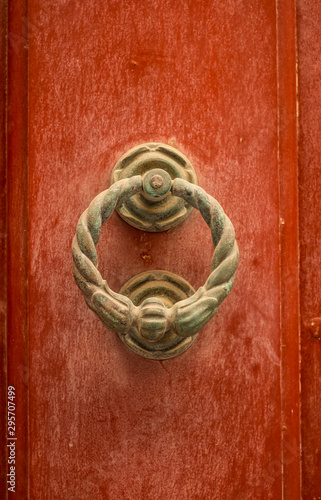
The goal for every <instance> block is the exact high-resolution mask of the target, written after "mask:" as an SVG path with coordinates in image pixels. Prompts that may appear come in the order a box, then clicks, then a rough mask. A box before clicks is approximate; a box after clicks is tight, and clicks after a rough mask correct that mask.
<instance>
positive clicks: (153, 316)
mask: <svg viewBox="0 0 321 500" xmlns="http://www.w3.org/2000/svg"><path fill="white" fill-rule="evenodd" d="M141 308H142V309H141V317H140V320H139V330H140V334H141V336H142V337H143V338H144V339H146V340H148V341H149V342H157V341H159V340H161V339H162V338H163V337H164V334H165V332H166V329H167V319H166V307H165V305H164V302H162V301H161V300H160V299H157V298H156V297H152V298H150V299H146V300H144V302H143V303H142V305H141Z"/></svg>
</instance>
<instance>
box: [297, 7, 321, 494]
mask: <svg viewBox="0 0 321 500" xmlns="http://www.w3.org/2000/svg"><path fill="white" fill-rule="evenodd" d="M297 4H298V12H297V26H298V56H299V103H300V114H299V116H300V122H299V123H300V141H299V193H300V198H299V200H300V202H299V211H300V212H299V213H300V251H301V267H300V269H301V272H300V283H301V296H300V299H301V346H302V347H301V357H302V360H301V387H302V392H301V395H302V399H301V414H302V477H303V480H302V498H304V499H310V498H316V499H319V498H321V476H320V470H321V430H320V429H321V415H320V408H321V340H320V337H321V286H320V283H321V271H320V262H321V251H320V244H319V241H320V237H321V230H320V213H321V194H320V193H321V148H320V140H319V139H320V134H321V120H320V116H321V95H320V81H321V64H320V53H321V40H320V26H321V7H320V4H319V3H318V2H312V1H309V0H298V2H297Z"/></svg>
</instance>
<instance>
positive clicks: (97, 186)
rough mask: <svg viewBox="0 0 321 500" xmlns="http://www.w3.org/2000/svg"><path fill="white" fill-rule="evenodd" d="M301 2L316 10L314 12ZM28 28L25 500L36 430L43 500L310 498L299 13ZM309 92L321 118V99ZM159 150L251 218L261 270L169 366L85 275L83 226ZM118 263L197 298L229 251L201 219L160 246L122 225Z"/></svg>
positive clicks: (13, 55)
mask: <svg viewBox="0 0 321 500" xmlns="http://www.w3.org/2000/svg"><path fill="white" fill-rule="evenodd" d="M299 3H300V6H305V8H306V9H310V6H308V0H300V1H299ZM310 3H311V2H310ZM15 5H16V7H15V8H13V6H12V5H11V7H10V9H11V11H10V12H11V14H9V26H10V22H11V28H10V30H11V31H12V32H13V33H18V32H19V31H17V30H20V32H21V30H22V29H23V26H22V24H23V23H22V21H21V19H23V18H24V14H25V12H26V3H24V2H22V0H21V1H19V2H17V3H16V4H15ZM300 8H303V7H300ZM305 15H306V14H305ZM10 19H11V21H10ZM304 19H305V18H303V17H300V9H299V11H298V20H299V27H300V26H301V28H300V29H301V32H300V30H299V57H302V58H303V57H304V59H303V63H302V64H303V66H302V68H303V69H302V70H301V72H302V74H304V72H305V71H306V75H307V76H306V79H307V80H306V85H307V82H308V78H309V75H311V72H313V71H314V66H313V63H312V56H309V52H308V49H309V48H311V45H308V46H307V45H305V43H306V42H305V41H304V40H305V35H302V38H300V36H301V35H300V33H305V32H304V29H308V28H304V26H306V25H303V22H304V21H303V20H304ZM19 20H20V21H19ZM29 20H30V25H29V56H28V74H29V81H28V82H27V79H26V78H27V71H26V62H27V51H26V52H23V51H22V46H19V51H18V52H16V51H15V50H12V48H11V52H9V56H10V57H9V73H8V74H9V81H8V84H9V88H10V94H9V95H8V103H9V107H8V114H9V116H8V117H9V123H11V124H12V126H15V129H14V130H15V133H11V134H9V137H8V139H9V143H8V144H9V147H8V160H9V165H10V166H11V165H13V164H14V166H15V169H14V170H13V169H12V168H9V169H8V183H9V186H8V210H9V215H10V218H9V226H8V238H9V241H8V250H9V258H8V326H9V344H8V354H9V360H11V361H10V364H9V378H10V377H12V378H14V380H15V382H14V383H15V384H17V387H18V390H19V398H20V401H21V407H20V410H19V411H20V414H19V416H18V418H19V419H20V420H19V422H20V424H19V425H20V426H21V427H20V430H19V433H20V434H19V436H20V439H21V441H20V443H21V448H20V449H21V451H20V455H19V459H18V460H19V474H18V483H19V488H21V495H20V496H21V498H27V488H28V481H27V478H28V471H27V464H28V459H27V434H28V429H29V432H30V446H29V453H30V463H29V467H30V469H29V478H30V483H29V497H30V498H31V499H37V500H38V499H44V500H46V499H48V500H49V499H50V500H51V499H55V498H57V499H60V498H62V497H63V498H70V499H77V500H79V499H87V498H97V499H106V498H109V499H112V500H113V499H117V500H118V499H127V498H128V499H133V498H142V499H153V500H154V499H157V498H162V499H164V500H167V499H173V498H179V499H182V500H184V499H186V500H187V499H188V500H190V499H191V498H193V499H200V500H201V499H202V500H203V499H212V498H213V499H222V500H225V499H229V500H230V499H231V500H241V499H242V500H244V499H253V498H255V499H256V498H257V499H260V498H262V499H273V500H274V499H279V498H280V499H281V498H284V499H288V500H296V499H299V498H300V429H299V423H300V422H299V406H298V405H299V363H298V361H299V357H298V354H299V349H298V339H299V337H298V320H299V316H298V298H299V295H298V294H299V286H298V285H299V281H298V232H297V229H298V228H297V224H298V213H297V207H298V198H297V192H298V190H297V180H296V178H297V177H296V173H297V147H296V142H297V129H296V124H297V123H296V81H295V77H296V73H295V62H296V59H295V58H296V43H295V3H294V1H292V0H286V1H284V2H280V1H278V2H277V4H276V5H275V4H274V2H270V1H269V0H265V1H263V2H257V1H256V0H249V1H247V2H240V1H236V0H228V1H226V2H220V3H217V2H214V1H209V0H198V1H195V0H194V1H193V2H191V1H190V2H189V1H188V2H186V1H183V0H182V1H180V0H179V1H177V2H170V1H169V0H163V1H162V2H160V1H159V0H153V1H152V2H147V0H146V1H145V0H143V1H142V0H137V1H136V0H135V1H132V2H112V1H109V2H103V1H101V0H97V1H96V2H89V1H88V2H76V1H73V0H71V1H68V2H57V1H53V0H48V1H46V2H40V0H35V1H34V2H32V4H31V5H29ZM19 22H20V24H19ZM300 23H301V24H300ZM302 30H303V31H302ZM20 32H19V33H20ZM21 33H22V32H21ZM21 36H22V35H21ZM24 36H26V35H24ZM311 36H312V35H311ZM310 43H311V38H310ZM300 44H301V45H300ZM24 50H26V49H24ZM311 50H312V49H311ZM300 54H301V55H300ZM303 54H304V56H303ZM17 75H19V78H18V76H17ZM301 78H303V77H302V76H301ZM303 81H304V80H303ZM27 88H28V101H27V97H26V89H27ZM306 88H311V89H312V90H314V92H315V93H314V94H313V96H314V99H317V98H318V97H317V94H316V92H317V91H316V88H317V87H316V86H313V85H312V86H311V87H306ZM300 92H301V94H300V95H301V96H302V100H303V114H302V118H301V122H300V124H301V127H302V130H305V131H309V130H310V123H311V120H312V122H313V123H315V121H316V118H315V117H316V114H314V113H316V112H317V111H313V112H312V111H310V110H311V106H312V104H311V100H310V97H311V94H309V93H308V91H306V93H305V91H302V90H301V91H300ZM27 102H28V109H29V117H28V127H29V128H28V129H27V122H26V106H27ZM313 102H314V101H313ZM318 102H319V101H318ZM311 112H312V115H311V114H310V113H311ZM304 113H305V114H304ZM27 130H28V141H27ZM305 133H307V132H305ZM148 141H159V142H164V143H169V144H172V145H174V146H175V147H177V148H178V149H180V150H181V151H182V152H183V153H184V154H186V155H187V156H188V158H189V159H191V161H192V163H193V165H194V168H195V170H196V172H197V175H198V180H199V184H200V185H201V186H202V187H203V188H204V189H205V190H206V191H207V192H208V193H210V194H213V195H214V197H215V198H217V199H218V200H219V201H220V203H222V206H223V207H224V210H225V211H226V213H227V215H228V216H229V217H230V218H231V220H232V222H233V225H234V227H235V229H236V236H237V240H238V242H239V247H240V255H241V260H240V265H239V271H238V276H237V280H236V284H235V287H234V289H233V291H232V292H231V295H230V297H229V300H228V301H226V303H224V305H222V308H221V310H220V312H219V314H218V316H217V317H216V318H215V319H214V320H213V321H212V322H211V323H210V324H208V325H207V326H206V327H205V328H204V329H203V330H202V332H201V333H200V335H199V338H198V339H197V340H196V342H195V344H194V345H193V346H192V347H191V349H190V350H188V351H187V352H186V353H184V354H182V355H181V356H179V357H178V358H175V359H173V360H170V361H165V362H155V361H149V360H146V359H143V358H140V357H138V356H136V355H135V354H133V353H131V352H130V351H129V350H126V349H125V346H124V345H123V344H122V343H121V342H120V340H119V339H118V338H117V336H116V335H115V334H113V333H110V334H108V332H107V331H106V329H105V328H104V326H103V325H102V324H101V323H100V322H99V320H98V319H97V318H96V317H95V316H94V315H93V314H91V312H90V311H88V309H87V308H86V307H85V305H84V303H83V299H82V297H81V294H80V292H79V291H78V290H77V288H76V286H75V284H74V282H73V278H72V272H71V258H70V246H71V239H72V237H73V235H74V231H75V227H76V223H77V220H78V218H79V216H80V214H81V213H82V211H83V210H84V209H85V208H86V207H87V206H88V204H89V203H90V201H91V200H92V198H93V197H94V196H95V195H96V194H98V193H99V192H100V191H102V190H103V189H105V188H106V187H107V186H108V184H109V178H110V173H111V170H112V168H113V166H114V164H115V162H116V161H117V159H118V158H119V157H120V156H121V155H122V154H123V153H124V152H126V151H127V150H128V149H129V148H130V147H132V146H135V145H137V144H140V143H143V142H148ZM301 144H303V149H302V150H301V156H300V178H299V180H300V183H302V182H303V183H304V185H306V186H308V188H309V190H311V191H312V192H313V193H317V191H314V189H315V186H316V184H315V183H316V182H317V181H316V178H317V176H316V173H317V168H318V163H317V161H315V162H314V163H313V170H312V172H313V174H312V177H311V178H310V177H307V175H308V173H309V172H310V170H309V168H310V164H309V157H310V155H311V151H315V150H317V146H316V145H315V144H316V143H315V142H314V140H312V139H311V138H310V137H309V139H308V140H307V139H306V140H305V142H304V140H302V142H301ZM27 146H28V149H29V180H28V183H27V174H26V171H27V170H26V157H27ZM10 155H11V156H10ZM13 162H14V163H13ZM313 182H314V183H313ZM26 188H28V189H26ZM315 198H316V194H315V197H314V198H313V200H314V203H315V204H317V203H318V201H316V202H315ZM17 200H19V202H20V204H19V205H18V204H17ZM27 202H28V203H27ZM300 203H301V206H300V231H301V239H302V235H303V241H304V242H305V241H307V242H310V241H312V243H313V241H314V238H316V234H317V233H316V230H314V229H311V227H312V226H311V224H313V222H314V221H315V220H316V217H317V216H316V215H314V216H313V215H309V213H311V210H312V207H311V204H312V202H311V200H310V199H309V197H308V196H307V195H305V194H304V196H303V197H302V198H301V202H300ZM27 208H28V213H27V210H26V209H27ZM316 213H317V212H316ZM27 215H28V219H27ZM27 220H28V221H29V232H28V234H29V252H28V261H27V260H26V259H27V256H26V241H27V239H26V234H27V233H26V232H24V230H25V229H26V223H27ZM283 222H284V224H283ZM17 228H19V230H17ZM303 244H304V243H303ZM301 248H303V249H304V247H301ZM311 248H314V247H313V245H311V246H309V248H308V249H307V250H304V252H305V253H304V252H303V257H301V280H303V281H302V283H303V288H302V289H301V304H302V318H303V321H304V322H305V321H306V322H307V323H308V326H307V330H308V331H311V328H312V329H313V325H312V324H311V320H312V318H318V317H319V316H321V314H320V307H319V302H317V299H316V298H313V294H315V295H316V294H317V290H318V287H317V284H318V279H319V275H318V274H317V273H316V271H313V269H315V268H316V261H317V259H316V254H315V253H313V252H312V250H311ZM318 251H319V250H318ZM98 253H99V258H100V264H99V269H100V270H101V273H102V275H103V276H106V278H108V281H109V284H110V286H111V287H112V288H113V289H115V290H119V289H120V287H121V286H122V285H123V284H124V283H125V282H126V281H127V280H128V279H129V278H131V277H132V276H133V275H135V274H137V273H139V272H142V271H144V270H147V269H167V270H168V271H171V272H175V273H177V274H180V275H181V276H182V277H184V278H186V279H187V280H188V281H189V282H190V283H191V284H192V285H193V286H194V288H196V289H197V288H198V287H199V286H200V285H202V284H203V283H204V281H205V279H206V277H207V276H208V274H209V269H210V261H211V254H212V247H211V238H210V233H209V231H208V228H207V227H206V225H205V223H203V221H202V220H201V217H200V215H199V214H198V213H193V214H192V215H191V217H190V218H189V219H188V220H187V221H186V222H185V223H184V224H183V225H182V226H180V227H179V228H177V229H175V230H173V231H169V232H166V233H163V234H151V233H143V232H141V231H138V230H136V229H134V228H132V227H130V226H128V225H126V224H125V223H124V222H123V221H122V220H120V219H119V218H118V217H117V216H116V215H114V216H113V217H112V218H111V219H110V220H109V221H108V223H107V224H106V226H104V229H103V231H102V235H101V239H100V242H99V245H98ZM317 255H319V254H317ZM27 263H28V269H27ZM27 270H29V272H28V274H27ZM314 272H315V273H316V274H313V273H314ZM27 277H28V287H29V299H28V304H27V300H26V299H27V297H26V289H25V284H26V278H27ZM17 304H19V307H18V308H17ZM27 305H28V318H29V337H28V339H29V340H28V342H27V337H26V331H27V330H26V312H27ZM280 306H281V307H280ZM318 307H319V309H318ZM304 324H305V323H304ZM305 331H306V330H305V329H304V328H303V331H302V346H303V356H302V362H303V366H302V390H303V400H302V422H303V431H302V437H303V492H304V494H305V495H307V496H306V498H309V495H310V494H311V495H312V494H313V495H318V494H319V493H318V487H319V484H318V476H317V468H316V467H317V465H318V464H319V455H318V454H317V453H316V454H315V455H313V454H314V453H315V450H316V449H317V442H318V441H317V436H315V435H317V431H315V429H316V426H317V423H318V418H319V417H318V416H316V415H315V413H316V409H315V406H314V405H315V401H316V397H317V396H316V394H317V393H316V392H315V387H316V386H315V385H313V384H315V383H316V382H315V375H317V374H318V365H317V355H318V354H317V352H316V351H315V349H318V346H319V342H318V340H317V339H316V338H312V337H313V335H312V337H311V336H309V335H310V334H309V335H308V336H304V335H306V334H305ZM24 342H26V343H24ZM311 342H314V344H313V346H312V347H311V346H310V344H311ZM280 347H281V351H280ZM26 348H28V352H29V363H30V377H29V394H30V396H29V398H30V399H29V407H28V406H27V392H26V378H25V377H24V375H23V374H19V373H18V368H17V367H22V368H23V370H24V369H25V367H26V363H27V359H26V356H27V354H26V353H27V351H26ZM312 349H313V350H312ZM311 353H312V354H311ZM311 356H312V358H311ZM311 360H312V361H313V362H314V363H315V364H314V365H313V370H312V372H313V374H312V372H311V374H310V375H309V374H308V370H309V367H308V364H305V363H309V362H310V361H311ZM23 373H24V372H23ZM305 381H306V382H305ZM312 386H313V387H312ZM28 408H29V412H28V418H29V420H27V410H28ZM292 410H293V411H292ZM311 429H312V430H313V432H314V435H313V436H311V434H310V433H311ZM312 455H313V456H312ZM311 456H312V458H311ZM311 464H312V467H311V470H310V469H309V466H310V465H311ZM19 498H20V497H19Z"/></svg>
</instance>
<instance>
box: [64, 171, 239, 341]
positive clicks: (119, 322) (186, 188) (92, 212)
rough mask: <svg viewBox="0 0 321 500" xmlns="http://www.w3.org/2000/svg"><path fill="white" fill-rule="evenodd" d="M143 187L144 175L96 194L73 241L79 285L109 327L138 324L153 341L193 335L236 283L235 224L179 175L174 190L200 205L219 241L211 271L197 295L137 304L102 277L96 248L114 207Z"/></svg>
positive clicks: (119, 328)
mask: <svg viewBox="0 0 321 500" xmlns="http://www.w3.org/2000/svg"><path fill="white" fill-rule="evenodd" d="M142 189H143V179H142V177H141V176H140V175H138V176H134V177H131V178H129V179H124V180H120V181H118V182H116V183H115V184H113V185H112V186H111V187H110V188H109V189H107V190H106V191H103V192H102V193H100V194H99V195H98V196H96V198H94V200H93V201H92V202H91V203H90V205H89V207H88V208H87V210H85V212H84V213H83V214H82V215H81V217H80V219H79V222H78V226H77V231H76V235H75V237H74V239H73V243H72V255H73V273H74V277H75V280H76V283H77V285H78V287H79V288H80V290H81V291H82V293H83V295H84V297H85V300H86V303H87V305H88V306H89V307H90V308H91V309H92V310H93V311H94V312H95V313H96V314H97V315H98V316H99V318H100V319H101V321H102V322H103V323H104V325H105V326H106V327H107V328H109V329H111V330H113V331H115V332H117V333H118V334H121V335H125V334H126V332H128V331H129V330H130V329H133V328H134V329H137V331H138V332H139V334H140V335H141V336H142V337H144V338H145V339H147V340H149V341H151V342H155V341H157V340H160V339H161V338H162V337H163V335H164V334H165V332H167V331H168V330H171V331H173V332H174V333H176V335H178V336H180V337H190V336H193V335H195V334H196V333H197V332H198V331H199V330H200V329H201V328H202V327H203V326H204V325H205V324H206V323H207V322H208V321H209V320H210V319H211V318H212V317H213V316H214V315H215V314H216V313H217V311H218V308H219V306H220V304H221V303H222V302H223V300H224V299H225V298H226V297H227V296H228V294H229V293H230V291H231V289H232V287H233V284H234V280H235V274H236V269H237V265H238V260H239V251H238V246H237V243H236V240H235V233H234V228H233V225H232V223H231V221H230V219H229V218H228V217H227V216H226V215H225V213H224V211H223V209H222V207H221V206H220V204H219V203H218V202H217V201H216V200H215V199H214V198H212V196H210V195H208V194H207V193H206V192H205V191H204V190H203V189H202V188H200V187H198V186H196V185H194V184H191V183H189V182H187V181H185V180H183V179H179V178H177V179H175V180H174V181H173V182H172V187H171V191H172V194H173V195H174V196H179V197H181V198H183V199H184V200H185V201H187V202H188V203H189V204H190V205H192V206H193V207H194V208H197V209H198V210H199V211H200V213H201V215H202V217H203V218H204V220H205V222H206V224H207V225H208V226H209V228H210V230H211V233H212V241H213V245H214V255H213V259H212V267H211V274H210V276H209V277H208V279H207V281H206V282H205V284H204V286H203V287H201V288H199V289H198V291H197V292H195V293H194V295H193V296H192V297H189V298H187V299H185V300H181V301H179V302H177V303H176V304H174V305H173V306H172V307H171V308H166V307H165V305H164V304H163V303H162V301H161V300H159V299H157V298H155V299H146V300H145V301H144V302H143V303H142V304H141V305H140V306H138V307H137V306H135V305H134V304H133V303H132V301H131V300H130V299H129V298H127V297H125V296H124V295H121V294H118V293H115V292H113V291H112V290H111V289H110V288H109V286H108V284H107V282H106V281H105V280H104V279H103V278H102V276H101V274H100V272H99V271H98V269H97V265H98V262H97V252H96V246H97V244H98V240H99V236H100V231H101V228H102V226H103V224H104V223H105V222H106V221H107V220H108V218H109V217H110V215H111V214H112V212H113V211H114V210H115V208H117V207H118V206H120V205H121V204H122V203H123V202H124V201H125V200H126V199H127V198H129V197H131V196H133V195H135V194H138V193H140V192H141V191H142ZM151 317H152V318H153V321H150V319H151ZM151 325H152V327H151ZM155 325H156V326H155Z"/></svg>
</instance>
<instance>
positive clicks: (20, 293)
mask: <svg viewBox="0 0 321 500" xmlns="http://www.w3.org/2000/svg"><path fill="white" fill-rule="evenodd" d="M27 16H28V9H27V2H26V1H25V0H18V1H17V2H9V4H8V94H7V106H8V107H7V213H8V224H7V267H8V268H7V287H8V288H7V308H8V312H7V356H8V363H7V383H8V385H11V386H14V387H15V389H16V391H15V394H16V399H15V402H16V412H15V418H16V437H17V441H16V443H17V444H16V463H15V466H16V489H15V493H10V492H9V494H8V498H22V499H23V498H28V473H29V470H28V466H29V460H28V99H27V96H28V23H27Z"/></svg>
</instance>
